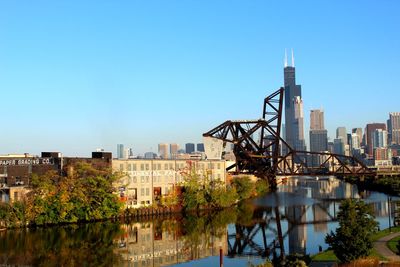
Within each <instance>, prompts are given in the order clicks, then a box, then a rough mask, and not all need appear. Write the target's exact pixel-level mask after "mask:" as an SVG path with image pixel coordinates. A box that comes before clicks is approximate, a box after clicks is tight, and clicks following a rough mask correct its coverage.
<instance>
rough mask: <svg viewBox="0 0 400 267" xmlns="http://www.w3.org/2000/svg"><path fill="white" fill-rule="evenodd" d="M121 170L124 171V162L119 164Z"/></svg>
mask: <svg viewBox="0 0 400 267" xmlns="http://www.w3.org/2000/svg"><path fill="white" fill-rule="evenodd" d="M119 170H120V171H121V172H122V171H124V164H122V163H121V164H119Z"/></svg>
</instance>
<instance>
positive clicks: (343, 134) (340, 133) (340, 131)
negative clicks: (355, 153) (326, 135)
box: [336, 127, 347, 145]
mask: <svg viewBox="0 0 400 267" xmlns="http://www.w3.org/2000/svg"><path fill="white" fill-rule="evenodd" d="M336 138H340V139H342V141H343V144H345V145H347V131H346V127H338V128H337V129H336Z"/></svg>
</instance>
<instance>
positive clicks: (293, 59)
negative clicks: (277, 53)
mask: <svg viewBox="0 0 400 267" xmlns="http://www.w3.org/2000/svg"><path fill="white" fill-rule="evenodd" d="M292 67H293V68H294V54H293V48H292Z"/></svg>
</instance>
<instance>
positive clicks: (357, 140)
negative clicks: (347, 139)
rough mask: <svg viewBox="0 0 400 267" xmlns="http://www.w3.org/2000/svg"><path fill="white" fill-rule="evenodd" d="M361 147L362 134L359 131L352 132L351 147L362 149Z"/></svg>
mask: <svg viewBox="0 0 400 267" xmlns="http://www.w3.org/2000/svg"><path fill="white" fill-rule="evenodd" d="M360 148H361V142H360V136H359V135H358V134H357V133H352V134H351V149H352V150H353V149H360Z"/></svg>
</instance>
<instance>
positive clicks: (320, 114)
mask: <svg viewBox="0 0 400 267" xmlns="http://www.w3.org/2000/svg"><path fill="white" fill-rule="evenodd" d="M310 130H325V123H324V111H323V110H321V109H314V110H311V111H310Z"/></svg>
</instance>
